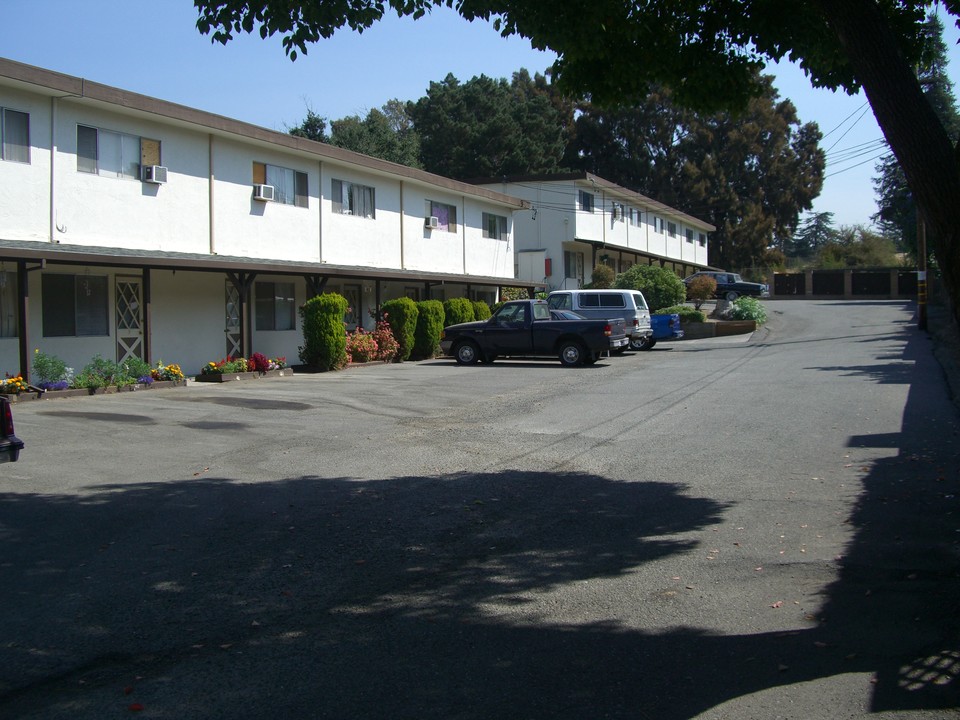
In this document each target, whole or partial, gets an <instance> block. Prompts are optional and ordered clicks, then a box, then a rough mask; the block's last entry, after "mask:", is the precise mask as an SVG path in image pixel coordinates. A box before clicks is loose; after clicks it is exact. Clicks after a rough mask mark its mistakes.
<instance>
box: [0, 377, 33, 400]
mask: <svg viewBox="0 0 960 720" xmlns="http://www.w3.org/2000/svg"><path fill="white" fill-rule="evenodd" d="M29 389H30V388H29V387H28V386H27V383H26V382H24V380H23V378H22V377H21V376H20V375H9V374H8V375H7V377H6V378H5V379H4V380H0V393H7V394H8V395H19V394H20V393H22V392H23V391H24V390H29Z"/></svg>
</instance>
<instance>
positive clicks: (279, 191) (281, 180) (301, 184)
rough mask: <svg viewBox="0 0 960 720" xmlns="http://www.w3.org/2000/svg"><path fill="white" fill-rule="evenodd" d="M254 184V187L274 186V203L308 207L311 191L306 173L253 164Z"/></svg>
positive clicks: (275, 166)
mask: <svg viewBox="0 0 960 720" xmlns="http://www.w3.org/2000/svg"><path fill="white" fill-rule="evenodd" d="M253 183H254V185H272V186H273V200H274V202H278V203H281V204H282V205H296V206H297V207H304V208H305V207H307V198H308V197H309V190H308V187H307V174H306V173H305V172H298V171H296V170H291V169H289V168H284V167H279V166H277V165H268V164H266V163H259V162H255V163H254V164H253Z"/></svg>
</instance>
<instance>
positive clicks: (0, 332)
mask: <svg viewBox="0 0 960 720" xmlns="http://www.w3.org/2000/svg"><path fill="white" fill-rule="evenodd" d="M18 297H19V294H18V293H17V274H16V273H15V272H6V271H5V270H0V337H17V335H19V333H18V332H17V318H18V316H19V309H18V308H19V305H18V304H17V298H18Z"/></svg>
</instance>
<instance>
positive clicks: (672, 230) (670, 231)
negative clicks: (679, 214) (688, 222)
mask: <svg viewBox="0 0 960 720" xmlns="http://www.w3.org/2000/svg"><path fill="white" fill-rule="evenodd" d="M667 235H669V236H670V237H676V236H677V224H676V223H672V222H668V223H667Z"/></svg>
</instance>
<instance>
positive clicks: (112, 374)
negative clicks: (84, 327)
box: [73, 353, 137, 388]
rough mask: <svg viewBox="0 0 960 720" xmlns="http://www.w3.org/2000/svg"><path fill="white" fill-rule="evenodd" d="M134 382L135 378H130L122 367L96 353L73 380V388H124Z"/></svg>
mask: <svg viewBox="0 0 960 720" xmlns="http://www.w3.org/2000/svg"><path fill="white" fill-rule="evenodd" d="M136 381H137V380H136V378H134V377H131V376H130V375H129V374H128V373H127V371H126V370H125V369H124V367H123V366H122V365H120V364H119V363H116V362H114V361H113V360H107V359H105V358H102V357H101V356H100V354H99V353H98V354H96V355H94V356H93V360H91V361H90V362H89V363H88V364H87V365H85V366H84V368H83V370H81V371H80V372H79V373H78V374H77V377H76V378H74V380H73V386H74V387H78V388H102V387H109V386H111V385H116V386H117V387H125V386H127V385H133V384H134V383H136Z"/></svg>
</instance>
